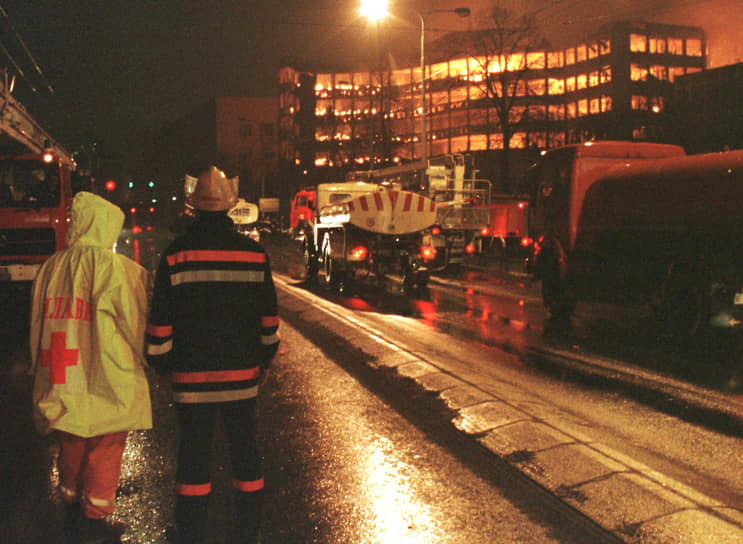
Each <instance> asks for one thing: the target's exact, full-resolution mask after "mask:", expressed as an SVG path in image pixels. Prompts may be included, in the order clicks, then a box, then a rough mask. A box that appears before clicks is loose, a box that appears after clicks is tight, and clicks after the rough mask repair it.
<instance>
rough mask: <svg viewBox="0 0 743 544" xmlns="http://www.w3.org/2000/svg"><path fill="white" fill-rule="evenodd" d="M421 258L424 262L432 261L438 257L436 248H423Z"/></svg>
mask: <svg viewBox="0 0 743 544" xmlns="http://www.w3.org/2000/svg"><path fill="white" fill-rule="evenodd" d="M421 257H422V258H423V260H424V261H431V260H433V259H434V257H436V248H433V247H431V246H423V247H422V248H421Z"/></svg>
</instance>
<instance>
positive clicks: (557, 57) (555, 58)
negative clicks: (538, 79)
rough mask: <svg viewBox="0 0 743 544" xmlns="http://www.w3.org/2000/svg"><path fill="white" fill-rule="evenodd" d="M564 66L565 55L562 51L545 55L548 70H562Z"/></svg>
mask: <svg viewBox="0 0 743 544" xmlns="http://www.w3.org/2000/svg"><path fill="white" fill-rule="evenodd" d="M563 66H565V53H563V52H562V51H551V52H549V53H547V67H548V68H562V67H563Z"/></svg>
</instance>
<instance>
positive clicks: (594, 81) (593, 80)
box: [588, 72, 599, 87]
mask: <svg viewBox="0 0 743 544" xmlns="http://www.w3.org/2000/svg"><path fill="white" fill-rule="evenodd" d="M598 84H599V73H598V72H591V73H590V74H588V86H589V87H595V86H597V85H598Z"/></svg>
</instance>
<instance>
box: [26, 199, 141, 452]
mask: <svg viewBox="0 0 743 544" xmlns="http://www.w3.org/2000/svg"><path fill="white" fill-rule="evenodd" d="M123 223H124V213H123V212H122V211H121V210H120V209H119V208H118V207H117V206H115V205H113V204H111V203H110V202H108V201H107V200H105V199H103V198H101V197H99V196H96V195H94V194H92V193H87V192H81V193H78V194H77V195H75V198H74V200H73V203H72V217H71V222H70V228H69V231H68V233H67V248H66V249H64V250H61V251H58V252H57V253H55V254H54V255H53V256H52V257H50V258H49V259H48V260H47V261H46V262H45V263H44V264H43V265H42V267H41V269H40V270H39V273H38V275H37V276H36V279H35V280H34V284H33V290H32V307H31V330H30V334H31V336H30V340H31V357H32V358H31V361H32V365H33V368H32V369H33V372H34V375H35V380H34V390H33V400H34V415H35V419H36V421H37V424H38V426H39V428H40V430H41V431H42V432H49V431H51V430H53V429H56V430H61V431H66V432H68V433H71V434H74V435H77V436H81V437H84V438H88V437H91V436H98V435H101V434H108V433H113V432H118V431H127V430H135V429H148V428H150V427H152V413H151V408H150V394H149V385H148V383H147V378H146V376H145V371H144V365H145V364H146V363H145V359H144V353H143V350H144V330H145V321H146V316H147V294H146V285H147V273H146V271H145V269H144V268H142V267H141V266H139V265H138V264H137V263H135V262H134V261H132V260H130V259H128V258H127V257H124V256H123V255H118V254H116V253H114V252H113V246H114V243H115V242H116V239H117V237H118V235H119V231H120V230H121V227H122V225H123Z"/></svg>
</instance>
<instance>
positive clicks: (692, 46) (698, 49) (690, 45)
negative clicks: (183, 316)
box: [686, 38, 702, 57]
mask: <svg viewBox="0 0 743 544" xmlns="http://www.w3.org/2000/svg"><path fill="white" fill-rule="evenodd" d="M686 54H687V55H688V56H690V57H701V56H702V40H698V39H696V38H690V39H688V40H686Z"/></svg>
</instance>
